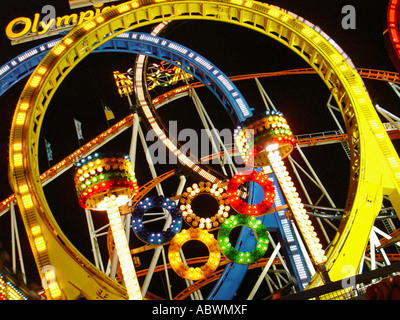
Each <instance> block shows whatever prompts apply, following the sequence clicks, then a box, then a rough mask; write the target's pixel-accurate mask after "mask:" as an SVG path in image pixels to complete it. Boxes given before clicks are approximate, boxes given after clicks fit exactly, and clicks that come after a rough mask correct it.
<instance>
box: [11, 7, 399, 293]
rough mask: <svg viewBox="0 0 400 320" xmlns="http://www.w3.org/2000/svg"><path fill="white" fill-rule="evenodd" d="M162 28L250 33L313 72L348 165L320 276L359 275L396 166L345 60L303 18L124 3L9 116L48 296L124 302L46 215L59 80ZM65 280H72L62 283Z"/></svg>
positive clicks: (17, 172)
mask: <svg viewBox="0 0 400 320" xmlns="http://www.w3.org/2000/svg"><path fill="white" fill-rule="evenodd" d="M165 19H168V20H179V19H205V20H214V21H223V22H229V23H234V24H236V25H240V26H243V27H247V28H250V29H252V30H256V31H258V32H261V33H263V34H265V35H267V36H270V37H271V38H273V39H275V40H277V41H278V42H280V43H282V44H284V45H286V46H287V47H289V48H290V49H291V50H293V51H294V52H295V53H297V54H298V55H299V56H300V57H302V58H303V59H304V60H305V61H306V62H307V63H309V64H310V66H312V67H313V68H314V69H315V70H316V72H317V73H318V75H319V76H320V77H321V79H322V80H323V81H324V82H325V84H326V85H327V87H328V88H329V89H330V90H331V92H332V94H333V95H334V97H335V99H336V101H337V103H338V105H339V106H340V108H341V111H342V114H343V118H344V121H345V123H346V128H347V132H348V134H349V144H350V148H351V164H352V165H351V174H350V189H349V194H348V199H347V204H346V214H345V218H344V219H343V220H342V223H341V226H340V228H339V232H338V233H337V236H336V237H335V239H334V244H333V246H332V247H331V250H330V251H329V252H328V254H327V255H328V261H327V264H326V268H327V272H328V274H329V276H330V277H331V279H332V280H337V279H341V278H343V277H344V276H345V275H344V274H343V272H342V268H343V266H346V265H352V266H354V269H355V270H356V269H357V267H358V265H359V263H360V261H361V257H362V255H363V252H364V248H365V246H366V243H367V240H368V234H369V231H370V230H371V227H372V224H373V221H374V218H375V216H376V214H377V212H379V207H380V205H381V202H382V195H383V193H385V194H387V195H388V196H389V198H390V200H391V201H392V204H393V206H394V207H395V208H396V209H398V207H399V205H400V200H399V199H400V197H399V195H400V193H399V190H400V188H399V183H400V161H399V158H398V156H397V154H396V152H395V150H394V148H393V146H392V144H391V142H390V139H389V138H388V136H387V134H386V132H385V129H384V128H383V125H382V123H381V121H380V119H379V117H378V115H377V114H376V111H375V110H374V108H373V106H372V103H371V101H370V99H369V97H368V94H367V92H366V90H365V88H364V85H363V82H362V80H361V77H360V76H359V74H358V72H357V70H356V69H355V68H354V66H353V64H352V63H351V61H350V60H349V59H348V57H347V56H346V55H345V53H344V52H343V51H342V50H341V49H340V48H339V47H338V46H337V45H335V44H332V43H334V42H333V41H332V39H330V38H329V37H327V36H326V34H324V33H323V32H322V31H321V30H320V29H319V28H318V27H316V26H314V25H312V24H311V23H309V22H308V21H305V20H304V19H303V18H301V17H298V16H296V15H294V14H293V13H290V12H286V11H284V10H281V9H279V8H277V7H274V6H270V5H266V4H263V3H259V2H256V1H254V2H250V1H241V0H240V1H234V3H232V2H231V1H225V0H221V1H194V0H193V1H190V0H189V1H163V2H161V3H157V2H153V1H146V2H140V1H131V2H127V3H124V4H121V5H118V6H116V7H115V8H113V9H111V10H109V11H107V12H105V13H104V14H101V15H100V16H98V17H96V18H94V19H93V20H90V21H88V22H86V23H84V24H83V25H82V26H79V27H77V28H75V29H74V30H73V31H71V32H70V33H69V34H68V35H67V36H66V37H65V38H64V39H63V40H62V41H61V42H60V43H59V44H57V45H56V46H55V47H54V48H53V49H52V50H51V51H50V53H49V54H48V55H47V56H46V57H45V58H44V59H43V60H42V62H41V63H40V64H39V65H38V67H37V68H36V69H35V71H34V73H33V74H32V75H31V77H30V79H29V80H28V83H27V85H26V86H25V88H24V90H23V92H22V94H21V97H20V100H19V102H18V105H17V108H16V111H15V114H14V119H13V125H12V130H11V135H10V170H9V177H10V182H11V184H12V187H13V190H14V192H15V194H16V197H17V200H18V204H19V207H20V209H21V214H22V216H23V219H24V224H25V226H26V228H27V231H28V232H27V233H28V237H29V239H30V241H31V243H32V244H34V243H35V240H38V239H42V240H43V239H46V245H47V247H46V248H47V249H48V250H44V251H41V252H39V250H38V248H36V247H33V253H34V257H35V260H36V262H37V265H38V267H39V268H41V267H43V266H45V265H48V264H52V265H54V267H55V274H52V278H51V279H47V280H49V281H53V282H52V284H54V286H53V287H54V288H56V289H57V286H58V283H60V282H62V286H61V287H62V289H63V291H62V292H61V291H60V290H58V292H56V293H57V295H55V296H53V297H54V298H72V297H76V296H77V295H79V294H80V293H81V291H82V290H85V291H86V294H87V296H88V297H92V298H98V297H99V294H98V290H100V293H105V292H106V293H107V294H108V297H110V298H121V297H123V296H124V294H125V292H124V288H123V287H122V286H117V285H116V284H115V283H113V282H112V281H110V279H108V278H106V277H104V275H102V274H101V273H100V272H99V271H98V270H95V268H94V267H93V266H92V265H91V264H89V263H88V262H87V261H86V259H85V258H83V257H82V255H81V254H80V253H79V252H78V251H77V250H76V249H75V248H74V247H73V246H72V244H71V243H70V242H69V241H68V240H67V239H66V238H65V236H64V235H63V234H62V232H61V230H60V229H59V227H58V225H57V223H56V222H55V221H54V218H53V217H52V214H51V211H50V209H49V208H48V205H47V202H46V199H45V197H44V194H43V190H42V188H41V185H40V179H39V170H38V164H37V149H38V140H39V139H38V137H39V133H40V127H41V123H42V121H43V117H44V114H45V111H46V109H47V107H48V105H49V102H50V100H51V98H52V96H53V95H54V92H55V91H56V89H57V87H58V86H59V85H60V83H61V82H62V80H63V79H64V78H65V77H66V76H67V74H68V73H69V72H70V71H71V70H72V69H73V68H74V67H75V66H76V65H77V64H78V63H79V61H81V60H82V59H83V58H84V57H86V56H87V55H88V54H89V53H90V52H91V51H93V50H94V49H95V48H96V47H98V46H100V45H101V44H102V43H104V42H106V41H107V40H109V39H111V38H112V37H114V36H116V35H118V34H120V33H122V32H125V31H127V30H131V29H135V28H137V27H140V26H144V25H148V24H151V23H157V22H160V21H162V20H165ZM397 212H400V211H399V210H397ZM56 248H59V249H61V250H56ZM50 249H51V250H50ZM52 250H54V251H56V252H57V257H55V256H54V254H52V253H51V252H52ZM61 275H63V277H61ZM64 275H65V276H66V277H67V278H68V279H69V280H70V281H65V279H63V278H64ZM321 282H322V278H321V277H320V275H316V276H315V277H314V278H313V280H312V281H311V282H310V287H313V286H317V285H319V284H321ZM71 283H72V284H71ZM77 288H79V289H77ZM96 292H97V293H96ZM49 296H51V292H49Z"/></svg>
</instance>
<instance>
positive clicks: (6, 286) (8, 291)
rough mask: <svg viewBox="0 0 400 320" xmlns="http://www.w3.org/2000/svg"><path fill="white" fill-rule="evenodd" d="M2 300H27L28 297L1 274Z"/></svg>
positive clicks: (0, 298)
mask: <svg viewBox="0 0 400 320" xmlns="http://www.w3.org/2000/svg"><path fill="white" fill-rule="evenodd" d="M0 300H27V297H25V296H24V295H23V294H22V293H21V292H20V291H19V290H18V289H17V288H16V287H15V286H14V285H13V284H12V283H11V282H10V281H8V280H7V279H6V278H5V277H4V276H3V275H1V274H0Z"/></svg>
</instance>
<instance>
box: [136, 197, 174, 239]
mask: <svg viewBox="0 0 400 320" xmlns="http://www.w3.org/2000/svg"><path fill="white" fill-rule="evenodd" d="M157 207H158V208H161V209H165V210H167V211H168V213H169V214H170V215H171V224H170V225H169V227H168V228H167V229H166V230H163V231H160V232H150V231H148V230H147V229H146V228H145V226H144V224H143V216H144V214H145V213H146V212H147V211H148V210H150V209H151V208H157ZM132 228H133V231H134V232H135V234H136V236H137V237H138V238H139V239H140V240H142V241H143V242H146V243H149V244H164V243H167V242H169V241H171V239H172V238H173V237H174V236H175V235H176V234H177V233H178V232H179V231H180V230H181V228H182V214H181V211H180V210H179V208H178V207H177V205H176V203H175V201H172V200H171V199H170V198H168V197H167V198H164V197H161V196H158V197H146V198H145V199H144V200H142V201H139V203H138V205H137V206H136V207H135V210H134V211H133V213H132Z"/></svg>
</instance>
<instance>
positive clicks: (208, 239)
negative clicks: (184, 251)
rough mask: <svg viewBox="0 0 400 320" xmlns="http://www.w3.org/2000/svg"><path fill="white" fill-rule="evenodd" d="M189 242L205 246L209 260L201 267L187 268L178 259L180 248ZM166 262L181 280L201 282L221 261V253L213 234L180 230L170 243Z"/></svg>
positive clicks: (199, 230)
mask: <svg viewBox="0 0 400 320" xmlns="http://www.w3.org/2000/svg"><path fill="white" fill-rule="evenodd" d="M191 240H195V241H200V242H202V243H203V244H205V245H206V247H207V249H208V252H209V258H208V260H207V262H206V263H205V264H204V265H202V266H201V267H196V268H193V267H189V266H187V265H185V264H184V263H183V261H182V259H181V257H180V250H181V248H182V246H183V245H184V244H185V243H186V242H188V241H191ZM168 260H169V262H170V264H171V267H172V269H173V270H174V271H175V273H176V274H177V275H179V276H180V277H181V278H184V279H188V280H202V279H205V278H207V277H208V276H210V275H211V274H212V273H213V272H214V271H215V270H216V269H217V268H218V265H219V262H220V260H221V252H220V249H219V246H218V241H217V240H216V239H215V238H214V236H213V234H211V233H209V232H208V231H207V230H203V229H199V228H189V229H185V230H182V231H181V232H180V233H178V234H177V235H176V236H175V237H174V238H173V239H172V241H171V243H170V245H169V249H168Z"/></svg>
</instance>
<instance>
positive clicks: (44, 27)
mask: <svg viewBox="0 0 400 320" xmlns="http://www.w3.org/2000/svg"><path fill="white" fill-rule="evenodd" d="M55 21H56V19H50V20H49V22H48V23H45V22H44V21H40V26H41V27H42V30H40V31H39V32H38V34H40V35H42V34H45V33H47V31H49V29H50V28H51V27H52V25H53V23H54V22H55Z"/></svg>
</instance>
